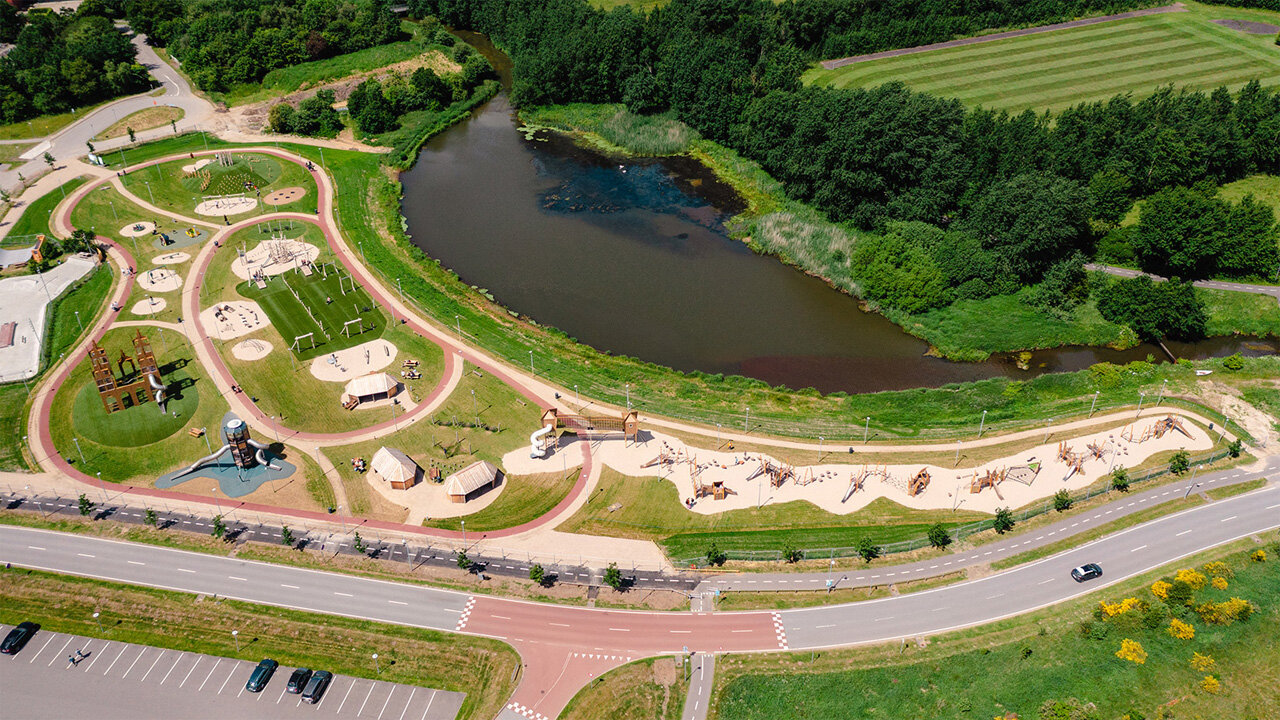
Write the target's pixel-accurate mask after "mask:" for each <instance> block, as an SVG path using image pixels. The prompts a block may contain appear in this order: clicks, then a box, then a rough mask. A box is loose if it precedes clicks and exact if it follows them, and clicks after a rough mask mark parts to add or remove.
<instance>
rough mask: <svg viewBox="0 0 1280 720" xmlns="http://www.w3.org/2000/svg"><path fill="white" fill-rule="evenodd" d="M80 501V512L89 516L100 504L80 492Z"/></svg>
mask: <svg viewBox="0 0 1280 720" xmlns="http://www.w3.org/2000/svg"><path fill="white" fill-rule="evenodd" d="M79 503H80V514H81V515H83V516H88V514H89V513H91V512H93V509H94V508H95V507H97V506H98V503H96V502H94V501H92V500H90V499H89V498H87V497H85V495H84V493H80V501H79Z"/></svg>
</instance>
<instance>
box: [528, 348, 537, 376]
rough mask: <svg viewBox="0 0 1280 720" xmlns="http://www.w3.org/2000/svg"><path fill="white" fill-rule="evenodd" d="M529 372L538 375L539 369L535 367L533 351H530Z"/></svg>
mask: <svg viewBox="0 0 1280 720" xmlns="http://www.w3.org/2000/svg"><path fill="white" fill-rule="evenodd" d="M529 374H530V375H537V374H538V371H537V370H534V369H533V351H532V350H530V351H529Z"/></svg>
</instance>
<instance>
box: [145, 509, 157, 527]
mask: <svg viewBox="0 0 1280 720" xmlns="http://www.w3.org/2000/svg"><path fill="white" fill-rule="evenodd" d="M142 521H143V522H144V523H146V524H147V525H150V526H151V527H155V526H156V523H157V522H158V520H157V518H156V511H155V510H152V509H151V508H147V512H146V514H145V515H144V516H143V518H142Z"/></svg>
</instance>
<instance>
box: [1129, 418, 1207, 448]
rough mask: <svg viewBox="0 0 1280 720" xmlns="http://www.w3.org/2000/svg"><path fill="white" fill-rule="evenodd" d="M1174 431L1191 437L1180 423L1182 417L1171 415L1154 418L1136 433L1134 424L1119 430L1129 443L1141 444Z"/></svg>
mask: <svg viewBox="0 0 1280 720" xmlns="http://www.w3.org/2000/svg"><path fill="white" fill-rule="evenodd" d="M1174 431H1176V432H1180V433H1182V434H1183V435H1185V436H1186V437H1187V438H1188V439H1190V438H1191V433H1190V432H1188V431H1187V428H1186V426H1185V425H1183V424H1182V418H1177V417H1174V416H1172V415H1167V416H1165V417H1163V418H1160V419H1159V420H1156V421H1155V422H1154V423H1152V424H1150V425H1148V426H1147V427H1146V428H1144V429H1143V430H1142V432H1141V433H1140V434H1137V435H1135V433H1134V426H1133V425H1129V426H1127V427H1125V428H1124V429H1123V430H1121V431H1120V437H1121V438H1123V439H1125V440H1128V441H1129V442H1131V443H1136V444H1142V443H1144V442H1146V441H1148V440H1150V439H1151V438H1156V439H1159V438H1162V437H1164V436H1165V435H1166V434H1168V433H1170V432H1174Z"/></svg>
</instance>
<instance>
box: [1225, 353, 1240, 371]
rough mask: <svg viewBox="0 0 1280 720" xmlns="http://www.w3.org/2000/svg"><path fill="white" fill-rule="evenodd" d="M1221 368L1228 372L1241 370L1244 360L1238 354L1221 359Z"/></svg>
mask: <svg viewBox="0 0 1280 720" xmlns="http://www.w3.org/2000/svg"><path fill="white" fill-rule="evenodd" d="M1222 367H1224V368H1226V369H1228V370H1243V369H1244V358H1243V357H1241V356H1240V353H1236V354H1234V355H1228V356H1226V357H1224V358H1222Z"/></svg>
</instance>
